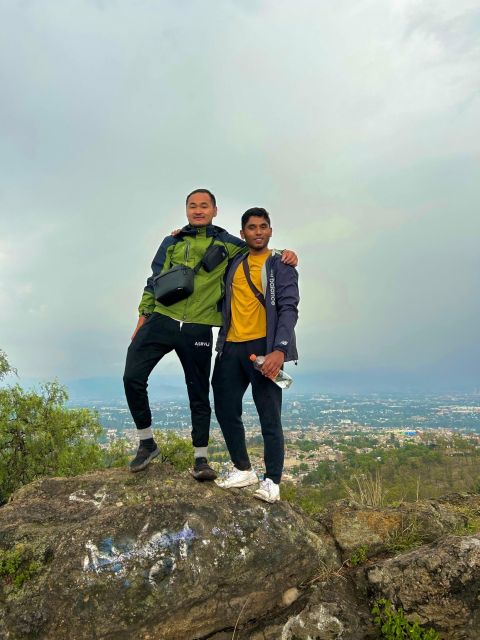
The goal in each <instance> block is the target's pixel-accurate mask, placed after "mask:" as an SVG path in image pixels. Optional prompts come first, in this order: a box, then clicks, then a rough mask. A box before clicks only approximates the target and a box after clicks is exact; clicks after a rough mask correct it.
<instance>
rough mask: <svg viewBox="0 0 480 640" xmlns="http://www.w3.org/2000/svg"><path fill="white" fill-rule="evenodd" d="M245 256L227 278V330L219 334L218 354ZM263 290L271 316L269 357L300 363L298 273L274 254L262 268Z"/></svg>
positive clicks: (224, 308)
mask: <svg viewBox="0 0 480 640" xmlns="http://www.w3.org/2000/svg"><path fill="white" fill-rule="evenodd" d="M243 258H244V256H243V255H237V256H236V257H235V258H234V259H233V261H232V263H231V265H230V267H229V269H228V271H227V274H226V281H225V298H224V300H223V304H222V316H223V326H222V328H221V329H220V332H219V334H218V340H217V345H216V350H217V351H218V352H219V353H221V352H222V350H223V346H224V344H225V338H226V336H227V334H228V330H229V328H230V322H231V302H232V281H233V276H234V274H235V271H236V269H237V267H238V266H239V265H240V263H241V262H242V260H243ZM262 290H263V295H264V296H265V303H266V305H265V310H266V316H267V353H271V352H272V351H283V353H284V354H285V362H288V361H290V360H298V353H297V346H296V340H295V331H294V327H295V325H296V323H297V318H298V303H299V301H300V295H299V292H298V273H297V270H296V269H294V268H293V267H290V266H288V265H286V264H284V263H283V262H282V261H281V259H280V254H277V253H273V254H272V255H271V256H269V257H268V258H267V260H266V262H265V264H264V265H263V267H262Z"/></svg>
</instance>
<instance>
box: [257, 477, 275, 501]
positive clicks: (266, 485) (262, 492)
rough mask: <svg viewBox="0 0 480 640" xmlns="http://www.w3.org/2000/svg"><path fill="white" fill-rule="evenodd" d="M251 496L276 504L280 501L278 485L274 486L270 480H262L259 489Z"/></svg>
mask: <svg viewBox="0 0 480 640" xmlns="http://www.w3.org/2000/svg"><path fill="white" fill-rule="evenodd" d="M253 496H254V497H255V498H258V499H259V500H264V501H265V502H277V501H278V500H280V485H278V484H275V482H274V481H273V480H271V479H270V478H267V479H266V480H262V482H261V483H260V488H259V489H257V490H256V491H255V493H254V494H253Z"/></svg>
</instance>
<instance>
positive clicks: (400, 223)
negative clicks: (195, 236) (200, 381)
mask: <svg viewBox="0 0 480 640" xmlns="http://www.w3.org/2000/svg"><path fill="white" fill-rule="evenodd" d="M0 25H1V37H0V87H1V99H0V218H1V226H0V348H2V349H4V350H5V351H6V352H7V354H8V356H9V359H10V361H11V362H12V364H14V365H15V366H16V367H17V369H18V370H19V373H20V374H21V376H25V377H36V378H52V377H58V378H60V380H62V379H69V378H82V377H90V376H116V375H118V376H120V375H121V373H122V371H123V364H124V357H125V350H126V347H127V345H128V342H129V338H130V335H131V332H132V330H133V327H134V326H135V323H136V319H137V305H138V302H139V298H140V296H141V292H142V289H143V286H144V284H145V279H146V277H147V276H148V275H149V273H150V263H151V260H152V257H153V255H154V254H155V252H156V249H157V247H158V245H159V243H160V242H161V240H162V238H163V237H164V236H165V235H166V234H168V233H169V232H170V230H171V229H173V228H176V227H179V226H182V225H183V224H184V223H185V210H184V198H185V195H186V194H187V193H188V192H189V191H191V190H192V189H194V188H196V187H203V186H205V187H207V188H209V189H211V190H212V191H213V192H214V193H215V194H216V196H217V199H218V205H219V215H218V217H217V220H216V222H217V224H219V225H220V226H222V227H224V228H227V229H228V230H229V231H231V232H235V233H237V232H238V229H239V218H240V215H241V213H242V212H243V211H244V210H245V209H246V208H248V207H250V206H255V205H257V206H264V207H266V208H267V209H268V210H269V211H270V212H271V214H272V222H273V228H274V237H273V245H274V246H277V247H288V248H293V249H294V250H296V251H297V253H298V255H299V258H300V267H299V271H300V284H301V297H302V300H301V307H300V321H299V325H298V340H299V346H300V356H301V361H300V367H301V368H300V370H301V371H302V372H304V373H305V372H313V371H351V372H358V375H359V376H361V375H362V372H363V371H365V370H387V369H388V370H392V371H403V372H409V371H412V372H419V371H421V372H423V374H424V375H425V376H427V377H428V376H429V375H438V372H439V371H440V372H442V375H444V376H446V377H448V378H449V379H451V380H452V383H454V382H455V381H456V380H466V381H469V382H471V383H472V385H473V386H475V384H476V386H477V387H479V386H480V382H476V380H479V375H480V366H479V362H480V347H479V339H478V335H479V330H478V325H479V315H480V314H479V311H480V295H479V266H480V264H479V263H480V251H479V237H480V235H479V231H480V223H479V214H480V211H479V210H480V206H479V205H480V179H479V178H480V172H479V159H480V158H479V156H480V154H479V149H480V126H479V125H480V91H479V89H480V1H478V0H455V2H453V1H452V0H438V1H431V2H429V1H422V0H416V1H414V0H335V2H332V1H331V0H296V1H293V0H288V1H287V0H265V1H263V0H237V1H235V0H208V1H207V0H204V1H203V2H201V1H199V0H198V1H195V0H136V1H133V0H97V1H93V0H76V1H74V0H62V1H60V0H18V1H15V0H0ZM160 367H163V369H162V370H163V371H164V372H165V373H167V372H177V371H179V370H180V369H179V367H178V365H177V364H176V361H175V359H174V358H173V357H169V358H167V360H166V362H165V363H164V364H163V365H160Z"/></svg>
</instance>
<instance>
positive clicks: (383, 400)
mask: <svg viewBox="0 0 480 640" xmlns="http://www.w3.org/2000/svg"><path fill="white" fill-rule="evenodd" d="M71 404H72V406H84V407H88V408H90V409H94V410H95V411H97V412H98V415H99V418H100V422H101V424H102V425H103V427H104V428H105V429H106V430H107V431H112V432H115V433H116V434H118V435H123V434H125V433H126V432H128V431H130V430H134V429H135V425H134V424H133V421H132V418H131V416H130V412H129V410H128V407H127V405H126V402H125V401H124V400H115V401H114V400H112V401H110V402H100V401H83V402H78V401H77V402H75V403H73V402H72V403H71ZM151 407H152V415H153V423H154V426H155V427H157V428H160V429H172V430H174V431H177V432H182V431H184V430H189V428H190V412H189V408H188V403H187V400H186V399H185V400H183V399H179V398H174V399H165V400H163V401H161V402H155V401H154V402H152V403H151ZM282 416H283V426H284V429H285V430H288V431H296V430H298V431H305V430H307V431H311V430H315V429H321V430H325V429H327V430H329V429H330V430H335V429H338V428H341V429H351V430H358V429H360V430H361V429H363V428H368V429H403V430H407V431H408V430H410V431H412V430H414V431H416V430H419V429H447V430H453V431H466V432H475V433H480V394H475V395H461V394H454V395H414V394H411V395H406V394H401V395H400V394H399V395H393V394H389V395H365V396H363V395H351V396H340V395H329V394H293V393H291V392H289V391H287V392H285V393H284V400H283V411H282ZM244 422H245V427H246V428H247V429H251V428H254V427H255V425H258V417H257V414H256V411H255V405H254V404H253V400H252V399H251V397H249V396H248V395H247V396H246V397H245V401H244ZM212 423H213V429H214V430H215V429H218V425H217V423H216V421H215V417H214V416H213V420H212Z"/></svg>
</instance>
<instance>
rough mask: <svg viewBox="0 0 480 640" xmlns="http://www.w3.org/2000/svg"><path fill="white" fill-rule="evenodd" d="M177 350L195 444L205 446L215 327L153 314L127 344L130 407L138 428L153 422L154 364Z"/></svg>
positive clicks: (125, 384) (126, 380)
mask: <svg viewBox="0 0 480 640" xmlns="http://www.w3.org/2000/svg"><path fill="white" fill-rule="evenodd" d="M172 350H175V353H176V354H177V355H178V357H179V359H180V362H181V364H182V367H183V371H184V373H185V383H186V385H187V391H188V398H189V400H190V411H191V414H192V442H193V446H194V447H206V446H207V444H208V436H209V431H210V415H211V413H212V411H211V409H210V401H209V397H208V392H209V384H210V383H209V380H210V367H211V358H212V327H211V326H210V325H206V324H195V323H183V324H181V323H180V322H177V321H176V320H172V319H171V318H169V317H168V316H164V315H162V314H160V313H153V314H152V315H151V316H150V318H149V319H148V320H147V321H146V322H145V324H143V325H142V326H141V327H140V329H139V330H138V332H137V335H136V336H135V338H134V339H133V341H132V343H131V344H130V346H129V347H128V352H127V362H126V365H125V374H124V376H123V383H124V386H125V395H126V396H127V402H128V407H129V409H130V412H131V414H132V417H133V420H134V422H135V424H136V426H137V429H145V428H147V427H149V426H150V425H151V424H152V414H151V411H150V405H149V403H148V393H147V386H148V376H149V375H150V373H151V372H152V370H153V368H154V367H155V365H156V364H157V363H158V362H159V361H160V360H161V359H162V358H163V356H164V355H165V354H167V353H169V352H170V351H172Z"/></svg>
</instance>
